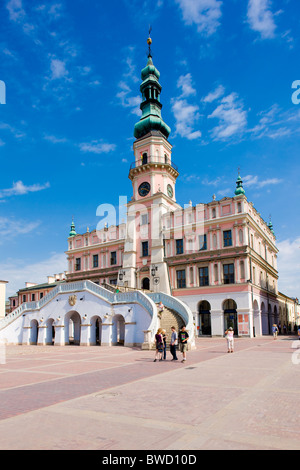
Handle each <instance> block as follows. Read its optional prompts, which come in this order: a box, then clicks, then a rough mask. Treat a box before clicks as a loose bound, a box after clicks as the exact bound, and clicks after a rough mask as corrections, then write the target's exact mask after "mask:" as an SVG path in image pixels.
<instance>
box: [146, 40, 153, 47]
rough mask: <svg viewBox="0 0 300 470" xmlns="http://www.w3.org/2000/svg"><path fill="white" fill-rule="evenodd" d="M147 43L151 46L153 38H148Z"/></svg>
mask: <svg viewBox="0 0 300 470" xmlns="http://www.w3.org/2000/svg"><path fill="white" fill-rule="evenodd" d="M147 44H148V46H150V45H151V44H152V39H151V38H148V39H147Z"/></svg>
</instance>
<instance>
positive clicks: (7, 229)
mask: <svg viewBox="0 0 300 470" xmlns="http://www.w3.org/2000/svg"><path fill="white" fill-rule="evenodd" d="M40 224H41V222H39V221H35V222H28V221H26V220H22V219H18V220H16V219H15V218H13V217H0V244H3V243H4V242H5V240H7V239H11V238H13V237H19V236H20V235H26V234H27V233H30V232H32V231H34V230H35V229H36V228H37V227H39V225H40Z"/></svg>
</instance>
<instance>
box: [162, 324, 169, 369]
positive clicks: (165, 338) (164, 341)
mask: <svg viewBox="0 0 300 470" xmlns="http://www.w3.org/2000/svg"><path fill="white" fill-rule="evenodd" d="M161 334H162V337H163V343H164V350H163V360H164V361H165V360H166V358H167V337H168V335H167V333H166V330H162V332H161Z"/></svg>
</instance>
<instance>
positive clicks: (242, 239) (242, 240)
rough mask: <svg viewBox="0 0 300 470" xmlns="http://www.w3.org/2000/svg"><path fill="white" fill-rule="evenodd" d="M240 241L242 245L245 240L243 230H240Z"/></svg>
mask: <svg viewBox="0 0 300 470" xmlns="http://www.w3.org/2000/svg"><path fill="white" fill-rule="evenodd" d="M239 242H240V245H242V244H243V242H244V236H243V230H239Z"/></svg>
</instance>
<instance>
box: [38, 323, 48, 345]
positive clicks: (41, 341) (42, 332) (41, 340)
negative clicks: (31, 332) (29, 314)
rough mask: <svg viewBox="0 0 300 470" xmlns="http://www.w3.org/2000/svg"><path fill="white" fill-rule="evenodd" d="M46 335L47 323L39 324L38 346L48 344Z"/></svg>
mask: <svg viewBox="0 0 300 470" xmlns="http://www.w3.org/2000/svg"><path fill="white" fill-rule="evenodd" d="M46 337H47V325H45V323H40V324H39V326H38V341H37V344H38V346H45V345H46Z"/></svg>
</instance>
